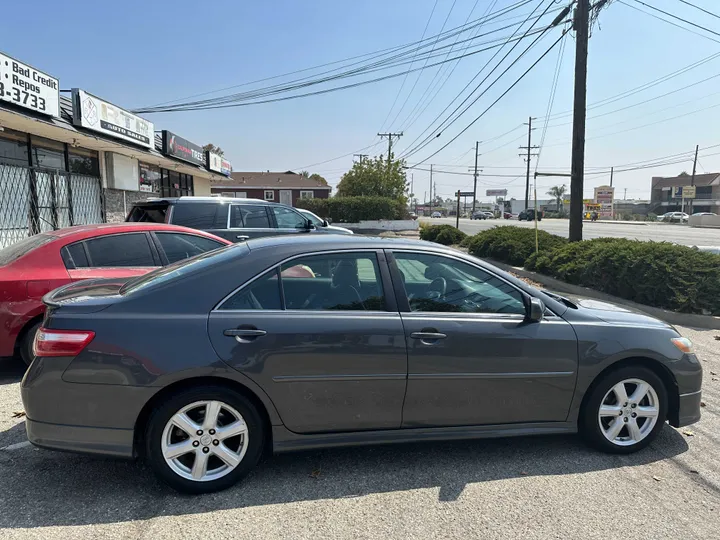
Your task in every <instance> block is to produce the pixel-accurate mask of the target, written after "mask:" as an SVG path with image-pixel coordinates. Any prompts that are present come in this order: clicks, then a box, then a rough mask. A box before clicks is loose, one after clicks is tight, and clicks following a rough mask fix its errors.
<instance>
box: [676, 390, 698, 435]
mask: <svg viewBox="0 0 720 540" xmlns="http://www.w3.org/2000/svg"><path fill="white" fill-rule="evenodd" d="M701 398H702V393H701V391H700V390H698V391H697V392H691V393H689V394H680V399H679V402H678V403H679V407H678V409H679V410H678V421H677V425H676V426H675V427H683V426H689V425H690V424H694V423H695V422H697V421H698V420H700V401H701Z"/></svg>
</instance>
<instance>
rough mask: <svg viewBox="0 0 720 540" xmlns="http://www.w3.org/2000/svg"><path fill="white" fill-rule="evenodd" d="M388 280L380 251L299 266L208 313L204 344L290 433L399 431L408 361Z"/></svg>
mask: <svg viewBox="0 0 720 540" xmlns="http://www.w3.org/2000/svg"><path fill="white" fill-rule="evenodd" d="M381 269H382V271H381ZM389 282H390V278H389V274H388V271H387V266H386V265H385V263H384V255H383V254H382V252H379V253H378V252H375V251H369V252H354V253H347V252H346V253H329V254H322V255H313V256H307V257H302V258H296V259H293V260H292V261H290V262H287V263H285V264H284V265H282V266H281V267H276V268H274V269H271V270H268V271H267V272H266V273H265V274H264V275H263V276H261V277H260V278H258V279H256V280H255V281H253V282H251V283H250V284H248V285H247V286H246V287H244V288H242V289H240V290H239V291H238V292H237V293H235V294H234V295H233V296H231V297H230V298H229V299H228V300H226V301H225V302H224V303H223V304H222V305H221V306H220V307H219V308H218V309H216V310H214V311H213V312H212V313H211V314H210V320H209V333H210V339H211V341H212V344H213V346H214V348H215V350H216V351H217V353H218V355H219V356H220V358H222V360H224V361H225V362H227V363H228V364H230V365H231V366H233V367H234V368H235V369H237V370H238V371H240V372H242V373H243V374H245V375H247V376H248V377H250V378H251V379H253V380H254V381H255V382H256V383H257V384H259V385H260V386H261V387H262V388H263V389H264V390H265V391H266V392H267V394H268V396H269V397H270V399H271V400H272V401H273V403H274V404H275V406H276V407H277V409H278V412H279V414H280V417H281V418H282V421H283V424H284V425H285V427H287V428H288V429H290V430H292V431H294V432H297V433H320V432H337V431H355V430H369V429H390V428H399V427H400V423H401V413H402V403H403V397H404V396H405V384H406V377H407V355H406V350H405V337H404V334H403V326H402V322H401V320H400V315H399V313H398V312H397V310H396V309H395V302H394V297H388V295H387V294H386V291H391V290H392V289H391V288H388V287H389V286H388V284H389ZM390 294H392V293H390Z"/></svg>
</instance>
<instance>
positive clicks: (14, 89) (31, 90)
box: [0, 53, 60, 117]
mask: <svg viewBox="0 0 720 540" xmlns="http://www.w3.org/2000/svg"><path fill="white" fill-rule="evenodd" d="M0 101H8V102H10V103H14V104H15V105H17V106H19V107H24V108H26V109H30V110H32V111H35V112H39V113H42V114H48V115H50V116H55V117H60V83H59V82H58V80H57V79H56V78H55V77H51V76H50V75H47V74H46V73H43V72H42V71H38V70H37V69H35V68H34V67H32V66H28V65H27V64H23V63H22V62H18V61H17V60H14V59H13V58H10V57H9V56H7V55H5V54H2V53H0Z"/></svg>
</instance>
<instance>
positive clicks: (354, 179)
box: [337, 155, 407, 204]
mask: <svg viewBox="0 0 720 540" xmlns="http://www.w3.org/2000/svg"><path fill="white" fill-rule="evenodd" d="M406 193H407V178H406V175H405V162H404V161H403V160H396V159H391V160H390V166H389V167H388V162H387V160H386V159H384V158H383V156H382V155H380V156H376V157H374V158H372V159H364V160H362V161H356V162H355V163H353V166H352V169H350V170H349V171H348V172H346V173H345V174H343V176H342V178H341V179H340V183H339V184H338V187H337V196H338V197H357V196H375V197H390V198H392V199H395V200H397V201H400V202H401V203H403V204H405V203H406V202H407V195H406Z"/></svg>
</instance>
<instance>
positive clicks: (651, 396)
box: [579, 365, 668, 454]
mask: <svg viewBox="0 0 720 540" xmlns="http://www.w3.org/2000/svg"><path fill="white" fill-rule="evenodd" d="M635 381H638V382H644V383H645V384H647V385H648V386H649V390H647V392H646V393H645V394H644V395H643V398H642V399H641V400H640V401H639V403H634V402H633V395H634V393H635V391H636V390H637V389H638V386H640V385H639V384H636V382H635ZM622 382H624V384H623V386H624V388H625V390H626V393H627V396H628V398H627V401H626V402H625V403H627V406H623V405H624V404H623V403H620V402H619V401H618V400H617V397H618V395H617V394H616V392H615V390H614V389H615V388H617V387H618V386H619V384H620V383H622ZM603 404H605V407H604V409H603V410H604V411H605V412H608V414H607V415H603V416H602V417H601V416H600V406H601V405H603ZM653 408H654V409H655V414H653V413H652V409H653ZM667 409H668V393H667V389H666V388H665V385H664V383H663V382H662V380H661V379H660V377H658V376H657V375H656V374H655V372H653V371H652V370H650V369H648V368H646V367H643V366H639V365H637V366H632V365H631V366H625V367H621V368H618V369H616V370H614V371H611V372H610V373H607V374H606V375H603V376H602V378H601V379H599V380H598V381H597V383H595V384H594V385H593V388H592V390H591V391H590V394H588V396H587V398H586V400H585V403H584V404H583V408H582V410H581V411H580V418H579V430H580V434H581V435H582V437H583V438H584V439H585V441H586V442H587V443H588V444H589V445H590V446H593V447H594V448H597V449H598V450H601V451H603V452H608V453H613V454H631V453H633V452H637V451H638V450H642V449H643V448H645V447H646V446H647V445H649V444H650V443H651V442H652V441H653V440H654V439H655V437H657V436H658V433H660V430H662V428H663V426H664V425H665V418H666V417H667ZM615 410H617V411H618V415H617V419H614V418H613V417H614V416H615ZM641 411H642V412H641ZM610 413H612V415H611V414H610ZM633 414H636V415H637V416H636V417H633V416H632V415H633ZM625 418H627V421H625ZM621 419H622V420H623V422H620V420H621ZM653 419H654V423H653ZM633 422H634V424H632V423H633ZM646 422H647V423H646ZM633 426H637V429H636V431H635V432H634V433H635V436H634V437H633V434H632V432H631V431H630V428H631V427H633ZM614 427H619V429H620V431H619V432H618V433H617V435H616V436H615V438H614V439H613V440H612V441H611V440H610V439H609V437H610V436H612V428H614ZM606 432H607V433H608V436H606V434H605V433H606ZM638 435H641V437H639V436H638Z"/></svg>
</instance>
